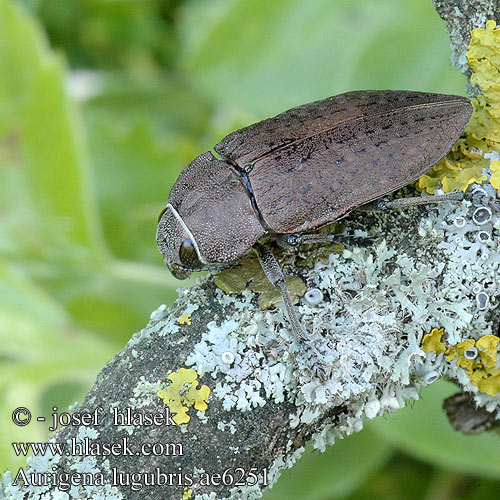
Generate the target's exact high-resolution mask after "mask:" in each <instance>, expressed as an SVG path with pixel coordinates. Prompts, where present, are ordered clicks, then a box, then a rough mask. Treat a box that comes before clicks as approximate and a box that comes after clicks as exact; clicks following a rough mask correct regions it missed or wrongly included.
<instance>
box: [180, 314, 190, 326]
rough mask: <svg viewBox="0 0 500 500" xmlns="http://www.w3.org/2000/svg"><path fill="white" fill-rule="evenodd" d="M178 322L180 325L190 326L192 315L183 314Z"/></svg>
mask: <svg viewBox="0 0 500 500" xmlns="http://www.w3.org/2000/svg"><path fill="white" fill-rule="evenodd" d="M177 321H178V323H179V325H190V324H191V314H181V315H180V316H179V317H178V318H177Z"/></svg>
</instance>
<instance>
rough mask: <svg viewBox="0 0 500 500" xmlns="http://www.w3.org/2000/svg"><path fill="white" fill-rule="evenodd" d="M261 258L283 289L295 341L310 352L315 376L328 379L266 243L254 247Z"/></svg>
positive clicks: (266, 270)
mask: <svg viewBox="0 0 500 500" xmlns="http://www.w3.org/2000/svg"><path fill="white" fill-rule="evenodd" d="M253 248H254V249H255V251H256V253H257V256H258V258H259V262H260V264H261V266H262V269H263V270H264V273H265V274H266V276H267V278H268V279H269V281H270V282H271V283H272V284H273V285H274V286H277V287H279V289H280V291H281V296H282V297H283V302H284V304H285V309H286V312H287V316H288V320H289V321H290V326H291V332H292V334H293V337H294V341H295V344H296V346H297V347H299V349H303V350H305V351H307V352H309V354H310V358H311V366H312V372H313V374H314V376H315V377H317V378H319V379H320V380H322V381H325V380H327V378H328V374H329V373H328V370H327V368H326V366H325V365H324V363H323V362H322V361H321V359H320V358H321V355H320V354H319V352H318V350H317V349H316V348H315V347H314V346H313V345H312V344H311V342H310V340H309V338H308V336H307V335H306V333H305V332H304V330H303V328H302V326H301V324H300V322H299V318H298V317H297V313H296V312H295V309H294V307H293V303H292V298H291V297H290V292H289V291H288V288H287V287H286V282H285V275H284V274H283V271H282V270H281V267H280V265H279V263H278V261H277V260H276V257H275V256H274V254H273V252H271V250H270V249H269V248H267V247H266V246H264V245H261V244H259V243H257V244H256V245H254V247H253Z"/></svg>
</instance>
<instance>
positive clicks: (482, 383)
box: [422, 328, 500, 396]
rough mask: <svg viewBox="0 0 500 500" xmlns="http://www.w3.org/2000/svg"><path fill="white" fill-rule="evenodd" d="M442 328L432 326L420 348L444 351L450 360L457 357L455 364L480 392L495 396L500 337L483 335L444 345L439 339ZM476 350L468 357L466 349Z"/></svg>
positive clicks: (499, 380) (499, 383) (498, 388)
mask: <svg viewBox="0 0 500 500" xmlns="http://www.w3.org/2000/svg"><path fill="white" fill-rule="evenodd" d="M443 333H444V329H443V328H441V329H440V330H438V329H437V328H433V329H432V330H431V332H430V333H428V334H427V335H424V338H423V339H422V350H423V351H424V352H426V353H428V352H431V351H433V352H437V353H439V352H444V353H445V358H446V359H447V360H448V361H449V362H451V361H453V360H455V359H456V358H458V360H457V366H458V367H460V368H463V369H464V371H465V373H466V375H467V376H468V377H469V379H470V381H471V382H472V383H473V384H474V385H475V386H476V387H477V388H478V389H479V391H480V392H484V393H485V394H489V395H490V396H496V395H497V394H498V393H499V392H500V368H496V365H497V355H498V343H499V342H500V338H499V337H497V336H496V335H484V336H482V337H481V338H480V339H478V340H477V341H476V340H474V339H466V340H464V341H463V342H460V343H458V344H457V345H453V346H450V345H446V344H445V343H444V342H442V341H441V337H442V336H443ZM474 347H475V348H476V349H477V350H478V356H476V358H474V359H469V358H468V357H466V356H465V353H466V351H470V350H471V349H473V348H474Z"/></svg>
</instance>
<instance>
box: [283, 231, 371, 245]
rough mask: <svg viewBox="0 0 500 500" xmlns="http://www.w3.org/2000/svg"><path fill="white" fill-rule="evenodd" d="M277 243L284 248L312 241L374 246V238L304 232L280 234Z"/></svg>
mask: <svg viewBox="0 0 500 500" xmlns="http://www.w3.org/2000/svg"><path fill="white" fill-rule="evenodd" d="M276 243H278V245H279V246H280V247H282V248H296V247H298V246H299V245H304V244H306V245H309V244H311V243H347V244H350V245H358V246H366V247H369V246H372V245H373V243H374V240H373V239H372V238H358V237H354V236H349V235H346V234H336V233H303V234H279V235H278V236H277V237H276Z"/></svg>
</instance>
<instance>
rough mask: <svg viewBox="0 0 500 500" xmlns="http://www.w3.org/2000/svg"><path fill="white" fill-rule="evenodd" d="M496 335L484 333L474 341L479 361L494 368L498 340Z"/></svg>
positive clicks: (487, 366)
mask: <svg viewBox="0 0 500 500" xmlns="http://www.w3.org/2000/svg"><path fill="white" fill-rule="evenodd" d="M499 340H500V339H499V338H498V337H497V336H496V335H485V336H484V337H481V338H480V339H479V340H478V341H477V342H476V347H477V349H478V351H479V356H481V362H482V363H483V365H484V366H485V367H486V368H495V366H496V364H497V352H498V341H499Z"/></svg>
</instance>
